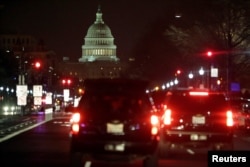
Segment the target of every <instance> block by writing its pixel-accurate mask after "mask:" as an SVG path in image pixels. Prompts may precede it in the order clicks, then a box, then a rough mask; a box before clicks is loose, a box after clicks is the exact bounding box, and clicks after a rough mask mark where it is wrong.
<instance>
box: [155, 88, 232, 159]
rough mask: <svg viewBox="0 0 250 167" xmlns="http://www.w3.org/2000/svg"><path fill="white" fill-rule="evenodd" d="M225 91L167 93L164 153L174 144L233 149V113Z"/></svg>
mask: <svg viewBox="0 0 250 167" xmlns="http://www.w3.org/2000/svg"><path fill="white" fill-rule="evenodd" d="M227 99H228V98H227V97H226V96H225V94H224V93H220V92H209V91H195V90H189V89H187V90H171V91H167V92H166V99H165V102H164V105H165V106H164V113H163V117H162V122H163V124H162V125H163V126H162V129H161V139H162V140H161V141H162V143H161V144H162V146H161V151H160V152H161V153H160V154H161V156H163V157H164V156H167V155H169V152H170V150H171V148H173V147H174V146H175V147H178V146H180V147H182V148H185V147H207V148H209V149H214V150H221V149H223V150H224V149H229V150H231V149H233V142H232V139H233V131H234V112H233V111H232V108H231V106H230V103H229V101H228V100H227Z"/></svg>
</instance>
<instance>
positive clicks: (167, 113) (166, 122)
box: [163, 109, 171, 125]
mask: <svg viewBox="0 0 250 167" xmlns="http://www.w3.org/2000/svg"><path fill="white" fill-rule="evenodd" d="M163 123H164V125H170V124H171V110H170V109H166V110H165V113H164V115H163Z"/></svg>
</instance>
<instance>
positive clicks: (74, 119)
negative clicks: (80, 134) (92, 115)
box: [70, 113, 80, 123]
mask: <svg viewBox="0 0 250 167" xmlns="http://www.w3.org/2000/svg"><path fill="white" fill-rule="evenodd" d="M70 121H71V122H72V123H78V122H79V121H80V113H74V114H73V115H72V118H71V120H70Z"/></svg>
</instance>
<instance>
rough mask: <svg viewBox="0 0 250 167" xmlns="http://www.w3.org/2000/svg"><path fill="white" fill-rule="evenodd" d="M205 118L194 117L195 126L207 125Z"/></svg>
mask: <svg viewBox="0 0 250 167" xmlns="http://www.w3.org/2000/svg"><path fill="white" fill-rule="evenodd" d="M205 122H206V121H205V117H204V116H193V117H192V123H193V124H205Z"/></svg>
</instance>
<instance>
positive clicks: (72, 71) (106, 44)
mask: <svg viewBox="0 0 250 167" xmlns="http://www.w3.org/2000/svg"><path fill="white" fill-rule="evenodd" d="M81 49H82V55H81V57H80V58H79V59H78V62H70V61H69V60H66V61H63V62H62V63H61V65H60V69H61V70H62V71H63V74H65V75H68V76H72V77H74V78H79V80H80V81H83V80H84V79H87V78H116V77H120V76H121V75H122V73H123V72H124V71H125V69H126V66H127V65H126V63H122V62H121V61H120V59H119V58H118V57H117V55H116V49H117V46H116V45H115V44H114V37H113V35H112V32H111V29H110V28H109V26H108V25H106V24H105V23H104V21H103V18H102V12H101V8H100V6H99V7H98V10H97V13H96V20H95V21H94V23H93V24H92V25H91V26H90V27H89V28H88V30H87V34H86V36H85V38H84V43H83V45H82V48H81Z"/></svg>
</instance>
